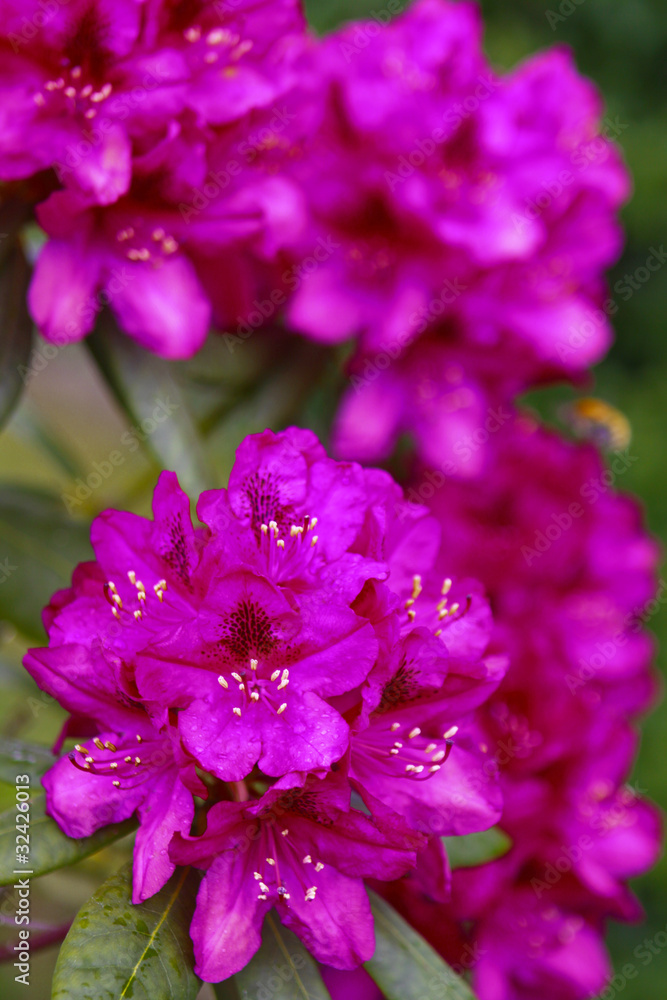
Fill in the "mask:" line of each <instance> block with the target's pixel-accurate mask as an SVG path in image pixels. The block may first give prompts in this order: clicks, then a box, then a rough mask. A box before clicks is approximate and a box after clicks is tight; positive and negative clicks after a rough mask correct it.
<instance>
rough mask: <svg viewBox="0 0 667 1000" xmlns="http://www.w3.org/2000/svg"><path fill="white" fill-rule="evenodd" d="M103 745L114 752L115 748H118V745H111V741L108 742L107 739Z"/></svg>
mask: <svg viewBox="0 0 667 1000" xmlns="http://www.w3.org/2000/svg"><path fill="white" fill-rule="evenodd" d="M104 746H105V747H106V748H107V750H113V751H114V753H115V752H116V750H117V749H118V747H115V746H114V745H113V743H110V742H109V741H108V740H107V742H106V743H105V744H104Z"/></svg>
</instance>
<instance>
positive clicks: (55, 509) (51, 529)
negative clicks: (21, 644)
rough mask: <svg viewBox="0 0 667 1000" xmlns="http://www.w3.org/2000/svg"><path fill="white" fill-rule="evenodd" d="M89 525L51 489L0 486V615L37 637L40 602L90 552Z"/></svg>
mask: <svg viewBox="0 0 667 1000" xmlns="http://www.w3.org/2000/svg"><path fill="white" fill-rule="evenodd" d="M88 531H89V529H88V527H87V525H85V524H81V523H78V522H76V521H73V520H72V519H71V518H70V517H68V515H67V512H66V510H65V505H64V503H63V502H62V500H61V499H59V498H58V497H57V496H55V495H54V494H51V493H44V492H41V491H38V490H31V489H23V488H19V487H9V488H6V489H2V490H0V553H1V554H2V559H0V618H4V619H5V620H7V621H10V622H12V624H13V625H15V626H16V627H17V628H18V629H19V631H20V632H23V633H24V635H26V636H27V637H29V638H32V639H34V638H38V639H39V640H40V641H41V640H42V638H43V636H44V632H43V629H42V624H41V615H42V608H43V607H44V606H45V605H46V604H48V602H49V600H50V598H51V595H52V594H53V592H54V590H58V589H59V588H61V587H64V586H67V585H68V584H69V582H70V579H71V575H72V570H73V569H74V567H75V566H76V564H77V563H78V562H82V561H83V560H86V559H90V558H92V550H91V548H90V543H89V541H88Z"/></svg>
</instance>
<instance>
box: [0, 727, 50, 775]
mask: <svg viewBox="0 0 667 1000" xmlns="http://www.w3.org/2000/svg"><path fill="white" fill-rule="evenodd" d="M54 760H55V758H54V756H53V754H52V753H51V751H50V750H49V748H48V747H43V746H40V745H39V744H38V743H25V742H24V741H23V740H12V739H6V738H4V737H0V781H6V782H9V784H12V782H15V781H16V775H17V774H29V775H30V777H31V779H32V780H33V781H36V782H39V779H40V777H41V776H42V775H43V774H44V773H45V771H48V769H49V768H50V767H52V766H53V763H54Z"/></svg>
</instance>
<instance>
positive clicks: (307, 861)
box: [301, 854, 313, 865]
mask: <svg viewBox="0 0 667 1000" xmlns="http://www.w3.org/2000/svg"><path fill="white" fill-rule="evenodd" d="M301 863H302V864H304V865H312V863H313V859H312V858H311V856H310V854H306V856H305V858H304V859H303V860H302V862H301Z"/></svg>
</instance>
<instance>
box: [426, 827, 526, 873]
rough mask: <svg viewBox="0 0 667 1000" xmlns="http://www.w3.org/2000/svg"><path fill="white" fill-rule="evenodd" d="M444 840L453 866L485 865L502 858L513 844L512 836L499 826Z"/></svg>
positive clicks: (471, 866)
mask: <svg viewBox="0 0 667 1000" xmlns="http://www.w3.org/2000/svg"><path fill="white" fill-rule="evenodd" d="M442 840H443V843H444V845H445V848H446V850H447V857H448V858H449V863H450V865H451V866H452V868H473V867H474V866H475V865H485V864H487V862H489V861H495V860H496V858H502V856H503V855H504V854H507V852H508V851H509V849H510V847H511V846H512V841H511V840H510V838H509V837H508V836H507V834H506V833H503V831H502V830H501V829H500V828H499V827H497V826H494V827H492V828H491V829H490V830H483V831H482V832H481V833H469V834H468V835H467V836H466V837H443V838H442Z"/></svg>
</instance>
